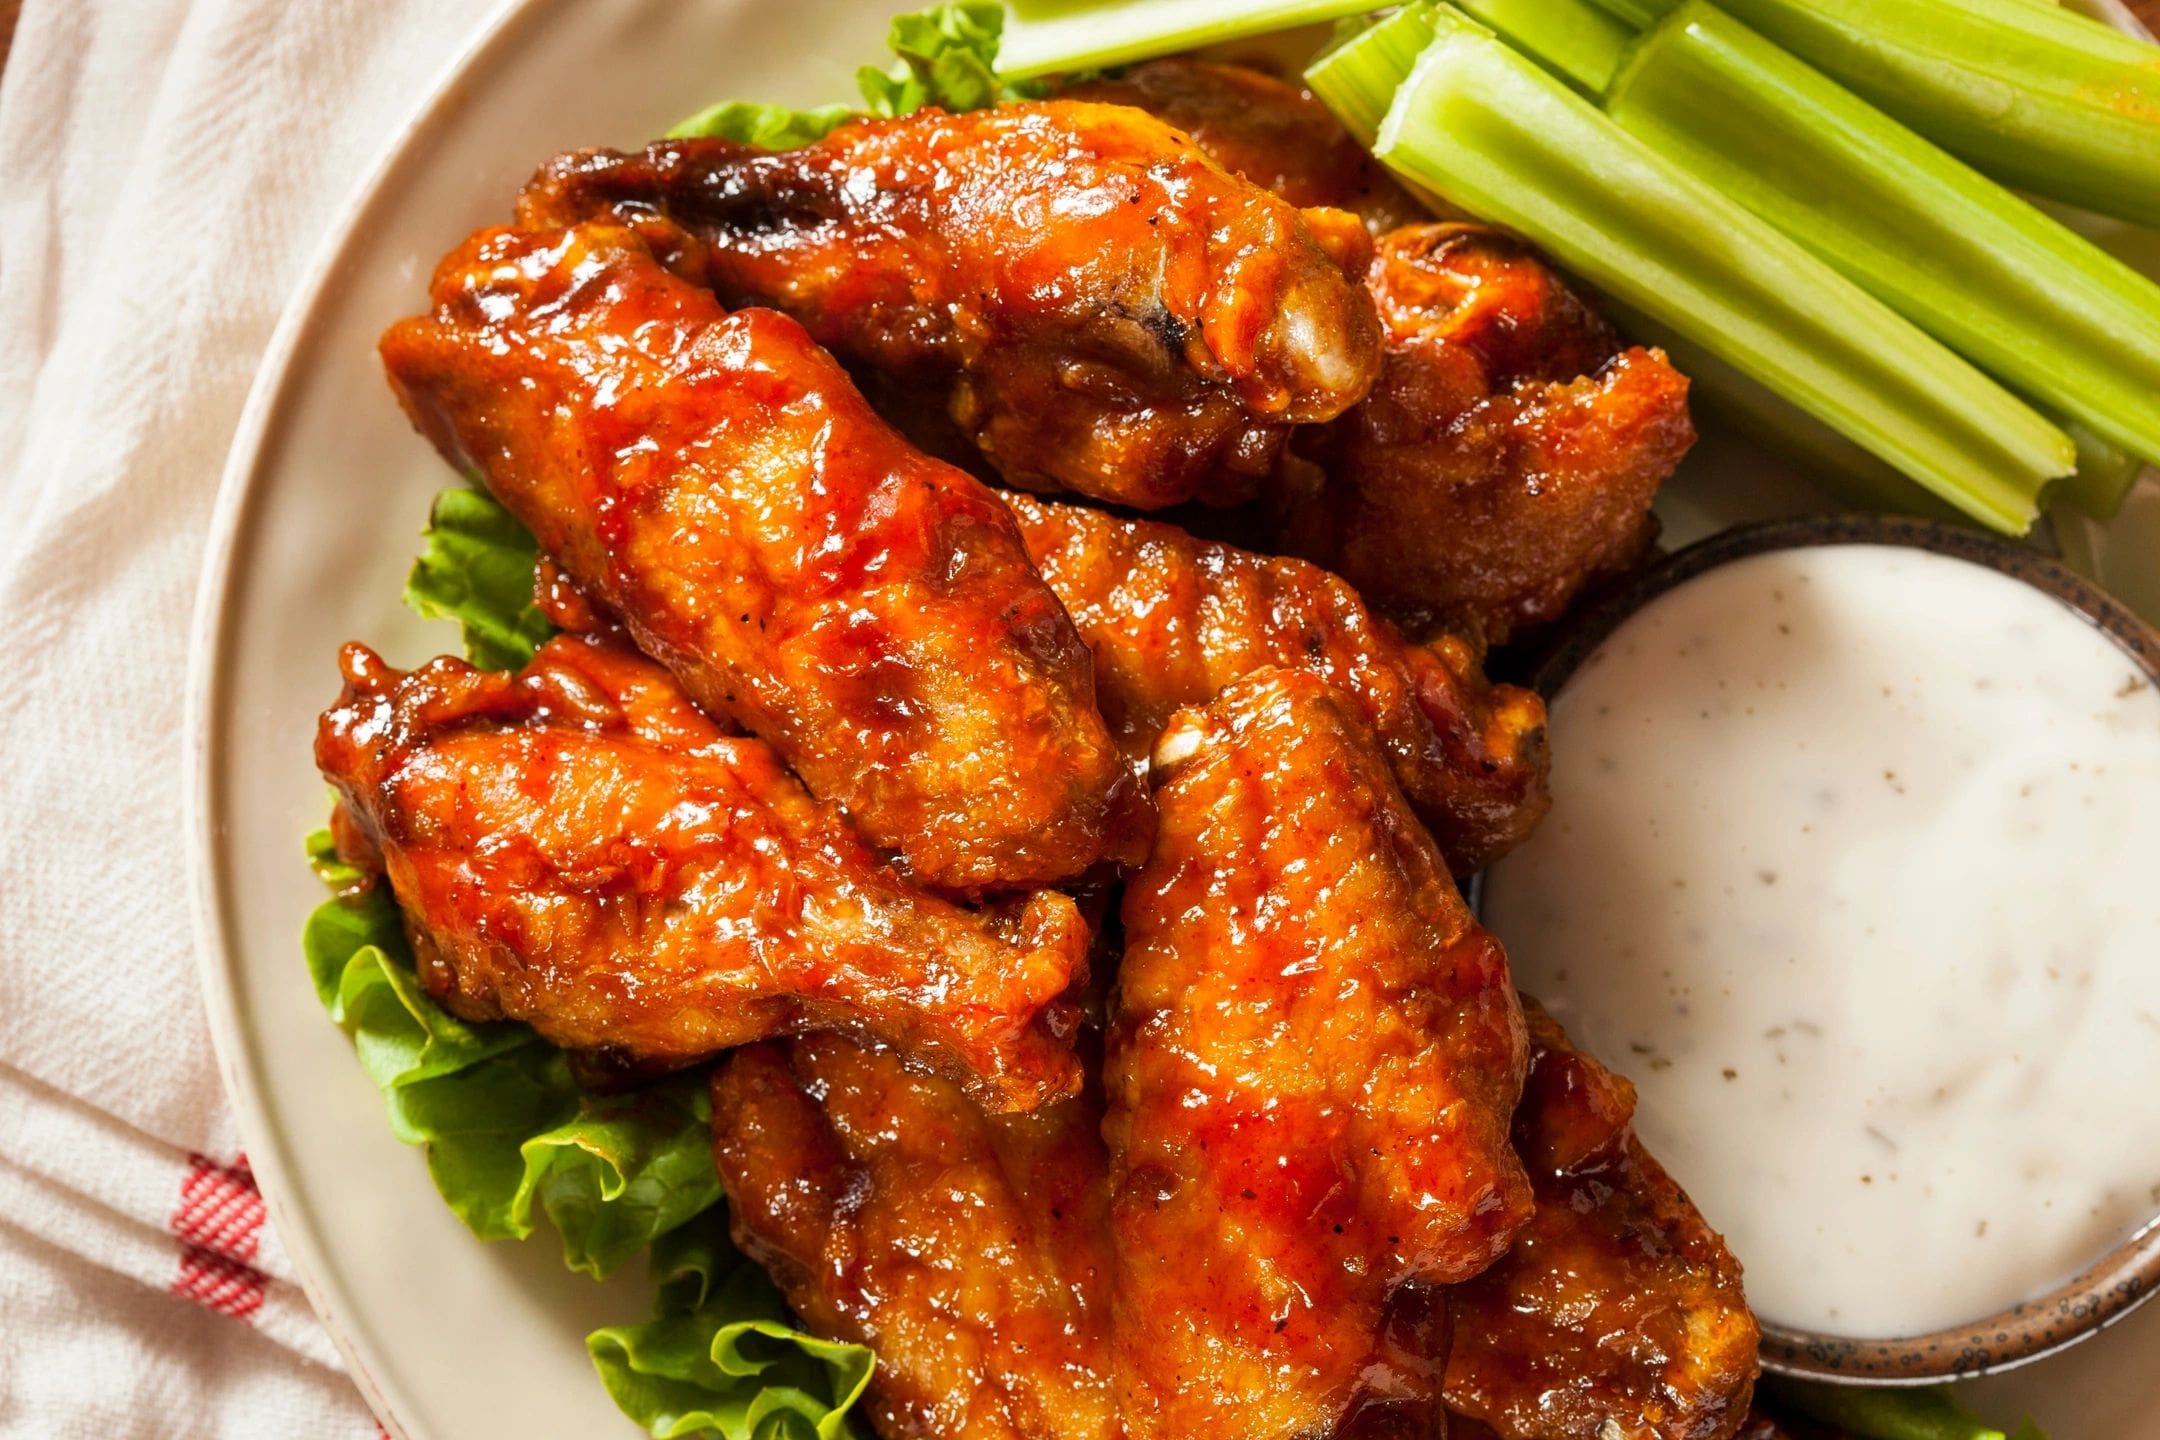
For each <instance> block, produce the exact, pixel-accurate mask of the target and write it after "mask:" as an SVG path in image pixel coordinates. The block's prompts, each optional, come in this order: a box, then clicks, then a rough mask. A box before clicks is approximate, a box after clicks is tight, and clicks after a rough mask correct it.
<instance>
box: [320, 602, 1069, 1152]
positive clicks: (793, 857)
mask: <svg viewBox="0 0 2160 1440" xmlns="http://www.w3.org/2000/svg"><path fill="white" fill-rule="evenodd" d="M342 665H343V670H344V678H345V689H344V693H343V694H342V695H341V696H340V697H339V699H338V702H337V703H336V704H335V705H334V706H332V707H331V708H330V709H329V710H328V711H327V712H326V713H325V714H324V715H323V717H322V722H321V725H320V728H319V730H318V732H317V735H316V741H315V759H316V763H317V765H318V766H320V768H321V770H322V773H323V775H324V776H325V777H326V778H327V779H329V781H330V782H331V783H332V784H333V785H334V786H336V787H337V790H338V793H339V795H340V797H341V799H342V802H343V817H342V820H343V823H342V826H341V828H342V829H343V830H344V832H345V833H346V835H347V837H348V839H349V840H351V841H353V842H355V843H354V844H353V845H352V846H351V847H350V848H354V849H357V850H359V851H361V852H363V853H362V855H361V856H360V857H359V858H362V859H363V861H364V863H368V864H370V865H374V866H379V867H380V868H381V870H382V871H384V872H385V873H386V874H387V875H388V878H389V882H390V886H391V889H392V891H393V892H394V893H395V894H396V896H397V899H398V903H399V905H400V906H401V907H402V908H403V910H404V912H405V917H406V922H407V928H408V931H409V933H410V934H411V937H412V940H413V948H414V952H415V955H416V958H417V960H418V963H419V969H420V976H421V981H422V983H423V985H424V986H425V987H426V989H427V991H428V993H429V994H431V995H433V996H434V997H436V998H437V999H438V1000H439V1001H441V1002H442V1003H443V1004H444V1005H445V1006H447V1007H448V1008H449V1009H451V1010H452V1011H454V1012H455V1013H457V1014H459V1015H461V1016H464V1017H466V1018H467V1019H473V1020H491V1019H497V1018H501V1017H508V1018H510V1019H515V1020H523V1021H526V1022H528V1023H530V1024H531V1025H532V1026H533V1028H534V1029H536V1030H538V1031H539V1032H540V1033H541V1034H542V1035H544V1036H545V1037H547V1038H548V1039H549V1040H551V1041H553V1042H555V1043H556V1044H558V1045H561V1046H564V1047H566V1048H569V1049H574V1050H597V1051H601V1052H603V1053H605V1054H606V1055H608V1056H609V1057H611V1058H615V1059H619V1060H621V1061H624V1062H628V1063H630V1064H633V1065H662V1066H664V1065H668V1064H682V1063H687V1062H689V1061H692V1060H696V1059H700V1058H702V1057H704V1056H707V1055H711V1054H713V1053H715V1052H717V1051H720V1050H723V1049H725V1048H727V1047H729V1046H732V1045H740V1044H744V1043H746V1042H748V1041H752V1040H757V1039H761V1038H763V1037H766V1036H771V1035H783V1034H789V1033H794V1032H799V1031H805V1030H820V1029H840V1030H847V1031H851V1032H854V1033H856V1034H860V1035H866V1036H872V1037H875V1038H877V1039H879V1040H881V1041H884V1042H885V1043H887V1044H890V1045H892V1046H894V1047H895V1048H896V1049H898V1050H899V1051H900V1052H901V1053H902V1054H904V1055H906V1056H907V1057H908V1058H909V1059H911V1060H913V1061H915V1062H916V1063H919V1064H923V1065H927V1066H930V1067H933V1068H935V1069H937V1070H938V1071H940V1072H941V1073H944V1074H946V1075H949V1076H951V1077H953V1079H955V1080H956V1081H958V1082H959V1083H961V1084H964V1085H966V1086H967V1087H968V1089H969V1091H970V1093H972V1094H974V1095H975V1096H977V1097H978V1098H979V1099H981V1100H982V1101H983V1102H984V1103H985V1104H987V1105H989V1106H991V1107H992V1108H996V1109H1013V1108H1026V1107H1029V1106H1032V1105H1035V1104H1038V1103H1040V1102H1041V1101H1043V1100H1044V1099H1046V1098H1048V1097H1052V1096H1057V1095H1062V1094H1066V1093H1069V1092H1071V1091H1072V1090H1074V1089H1075V1088H1076V1087H1077V1086H1078V1085H1079V1083H1080V1071H1079V1065H1078V1062H1077V1061H1076V1060H1075V1059H1074V1058H1073V1054H1072V1050H1071V1044H1070V1034H1071V1030H1072V1028H1073V1026H1074V1025H1075V1024H1076V1023H1077V1015H1076V1013H1075V1011H1074V1007H1073V1006H1072V1004H1071V1002H1070V1001H1068V1000H1065V999H1063V998H1061V997H1063V996H1064V995H1065V994H1066V992H1067V991H1068V989H1069V988H1070V987H1071V986H1072V985H1073V984H1074V983H1075V981H1077V980H1079V979H1082V978H1084V975H1085V960H1086V954H1087V948H1088V943H1089V942H1088V935H1087V931H1086V927H1085V926H1083V925H1082V924H1081V922H1080V917H1079V914H1078V912H1077V911H1076V910H1075V909H1074V906H1073V902H1072V901H1071V900H1070V899H1068V898H1067V897H1066V896H1064V895H1061V894H1056V893H1052V892H1043V893H1038V894H1036V895H1034V896H1032V897H1031V898H1029V899H1028V900H1027V901H1026V902H1025V903H1024V904H1023V905H1018V906H1009V907H1007V908H1006V909H1004V910H1002V911H1000V912H998V913H995V914H979V913H974V912H970V911H967V910H963V909H960V908H959V907H957V906H955V905H953V904H951V903H950V902H948V901H945V900H941V899H938V898H936V897H934V896H932V895H930V894H928V893H926V892H924V891H922V890H920V889H918V888H917V887H915V886H914V885H912V884H911V883H909V882H908V881H907V880H905V879H904V878H903V877H901V876H899V875H897V874H895V873H894V872H893V871H892V869H891V868H890V867H889V866H887V865H884V864H881V863H880V862H879V861H878V860H877V859H876V858H875V857H874V856H873V855H872V854H870V852H868V851H867V850H866V849H864V847H863V845H862V843H861V842H860V841H859V840H857V839H856V838H855V836H854V834H853V832H852V830H851V829H850V827H849V826H848V824H847V822H846V820H845V819H844V818H843V817H842V816H841V815H839V814H838V813H836V812H835V811H834V810H832V809H831V808H830V807H829V806H825V805H821V804H819V803H818V802H817V801H815V800H813V799H812V798H811V797H810V796H809V795H808V794H807V793H806V792H805V791H804V790H803V788H802V786H801V785H800V784H799V783H797V781H796V780H795V779H794V778H793V777H792V776H790V775H789V774H788V773H787V769H786V767H785V766H784V765H783V764H782V763H781V761H780V759H779V757H778V756H777V755H776V754H775V753H774V751H773V750H772V748H771V747H770V746H768V745H766V744H764V743H763V742H762V741H758V740H754V739H749V738H745V737H738V736H729V735H724V734H722V733H721V732H720V731H719V729H718V728H717V727H715V726H714V725H713V723H712V722H711V721H710V720H708V719H707V718H706V717H705V716H704V715H702V714H700V713H699V711H698V710H697V709H696V708H695V707H694V706H692V705H691V704H690V702H689V701H688V700H687V699H686V698H684V696H683V694H682V692H681V691H680V690H679V689H677V687H676V685H675V683H674V681H673V680H672V679H671V678H670V677H669V675H668V673H667V672H666V671H665V670H663V669H661V668H660V667H658V666H656V665H654V664H652V663H651V662H650V661H647V660H645V659H644V658H643V657H642V656H638V655H635V654H632V653H630V652H627V651H625V650H622V649H619V648H617V647H615V646H613V645H609V644H606V643H604V642H591V641H586V640H583V639H578V638H574V637H569V636H562V637H558V638H556V639H554V640H551V641H549V642H548V643H547V644H546V645H544V646H543V647H542V648H541V650H540V653H539V654H538V655H536V656H535V657H534V659H533V661H532V663H531V664H530V665H528V666H527V667H526V668H525V670H524V671H523V672H522V673H520V674H516V675H511V674H505V673H499V672H489V671H481V670H475V669H474V668H473V667H471V666H470V665H467V664H466V663H465V662H464V661H462V660H454V659H441V660H436V661H433V662H431V663H430V664H428V665H426V666H423V667H422V668H420V669H419V670H416V671H413V672H411V673H410V674H402V673H400V672H398V671H396V670H393V669H391V668H390V667H389V666H387V665H385V664H384V663H383V662H382V661H381V660H380V659H378V658H377V657H376V656H375V655H374V654H373V653H372V652H371V651H369V650H367V649H366V648H365V647H363V646H358V645H352V646H348V647H346V650H345V653H344V655H343V657H342Z"/></svg>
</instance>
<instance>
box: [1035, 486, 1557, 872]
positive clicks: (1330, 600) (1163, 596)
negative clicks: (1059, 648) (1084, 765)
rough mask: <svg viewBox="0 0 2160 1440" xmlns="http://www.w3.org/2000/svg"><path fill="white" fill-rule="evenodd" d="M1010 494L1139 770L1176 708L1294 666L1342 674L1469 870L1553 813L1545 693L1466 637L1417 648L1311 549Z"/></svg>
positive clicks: (1344, 696)
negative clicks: (1275, 547)
mask: <svg viewBox="0 0 2160 1440" xmlns="http://www.w3.org/2000/svg"><path fill="white" fill-rule="evenodd" d="M1006 503H1007V504H1009V505H1010V506H1011V507H1012V511H1013V514H1014V515H1015V516H1016V517H1018V519H1019V521H1020V534H1021V537H1022V538H1023V539H1024V540H1025V541H1026V542H1027V547H1028V553H1029V554H1030V555H1031V556H1032V557H1033V558H1034V560H1035V563H1036V565H1037V566H1038V567H1039V568H1040V569H1041V570H1042V574H1043V578H1044V579H1046V580H1048V581H1049V582H1050V588H1051V589H1052V590H1053V591H1055V592H1056V594H1057V597H1058V599H1059V600H1060V601H1062V602H1063V603H1064V605H1065V609H1066V611H1067V613H1069V614H1070V615H1071V616H1072V618H1073V623H1074V624H1075V625H1076V626H1078V627H1079V631H1080V638H1081V639H1082V640H1084V641H1086V642H1087V645H1088V648H1089V649H1090V650H1092V651H1093V652H1094V656H1095V693H1096V699H1097V701H1098V703H1100V704H1101V706H1102V712H1103V716H1104V718H1105V719H1106V720H1108V721H1109V723H1110V729H1111V731H1112V733H1113V734H1115V735H1116V736H1117V737H1118V740H1119V743H1120V744H1122V745H1123V746H1124V748H1125V751H1126V753H1127V754H1128V755H1129V756H1131V757H1133V759H1134V760H1135V761H1136V762H1138V763H1139V764H1140V765H1142V766H1145V764H1146V762H1147V754H1148V751H1149V749H1150V747H1152V746H1153V745H1154V743H1155V737H1156V736H1157V735H1159V734H1160V733H1161V732H1162V728H1163V726H1164V724H1165V723H1166V722H1168V720H1169V719H1170V716H1171V715H1172V713H1173V712H1175V711H1177V710H1178V709H1180V708H1181V707H1183V706H1187V705H1197V704H1200V703H1202V702H1204V701H1206V700H1207V699H1209V698H1210V697H1212V696H1213V695H1214V694H1215V692H1216V691H1218V690H1220V689H1221V688H1222V687H1223V686H1225V685H1227V684H1229V683H1230V682H1231V681H1233V680H1236V679H1238V678H1240V677H1241V676H1244V675H1247V674H1249V673H1251V672H1252V671H1254V670H1257V669H1259V668H1261V667H1262V666H1265V665H1282V666H1289V667H1293V668H1296V669H1300V670H1308V671H1310V672H1312V673H1313V674H1315V675H1318V676H1320V677H1321V678H1322V679H1324V680H1326V681H1328V683H1329V684H1331V685H1332V686H1334V687H1335V691H1336V699H1337V701H1338V702H1339V703H1341V704H1343V705H1345V706H1347V707H1348V708H1350V709H1351V710H1352V711H1354V712H1355V714H1356V715H1357V717H1358V719H1359V720H1361V721H1363V722H1364V723H1365V724H1366V725H1368V726H1370V727H1371V729H1372V732H1373V735H1374V737H1375V738H1376V739H1377V740H1378V741H1379V742H1380V747H1381V749H1382V750H1383V751H1384V752H1385V753H1386V755H1387V759H1388V764H1389V765H1390V766H1391V767H1392V768H1393V770H1394V772H1395V780H1396V783H1397V784H1399V785H1400V786H1401V787H1402V789H1403V793H1404V794H1405V795H1407V796H1408V797H1409V800H1410V803H1411V804H1412V805H1413V806H1415V807H1416V809H1417V812H1418V815H1419V817H1420V818H1421V819H1423V820H1424V822H1425V825H1426V828H1427V829H1429V830H1430V831H1431V832H1432V836H1433V838H1434V839H1435V840H1436V841H1438V842H1439V845H1440V850H1441V853H1442V854H1444V855H1445V856H1446V857H1447V862H1448V866H1449V868H1450V869H1451V870H1453V871H1454V872H1455V873H1456V874H1457V875H1468V874H1470V873H1471V872H1472V871H1474V870H1477V869H1479V868H1480V867H1481V866H1483V865H1485V864H1486V863H1487V862H1488V861H1490V860H1493V859H1496V858H1497V857H1498V856H1500V855H1501V854H1503V853H1505V852H1506V851H1507V850H1509V849H1511V848H1513V847H1514V846H1515V844H1516V843H1518V842H1519V841H1521V840H1522V839H1523V838H1524V837H1525V836H1527V835H1528V834H1529V833H1530V830H1531V829H1532V827H1534V826H1535V825H1536V824H1537V822H1538V820H1539V818H1540V817H1541V816H1543V815H1544V813H1545V809H1546V806H1547V804H1548V803H1549V796H1548V794H1547V791H1546V785H1545V774H1546V754H1545V707H1544V704H1543V703H1542V702H1541V701H1540V700H1539V699H1538V697H1537V696H1536V695H1534V694H1532V693H1530V692H1529V691H1527V690H1519V689H1517V688H1515V687H1514V686H1512V685H1494V684H1491V683H1490V682H1488V681H1487V680H1486V679H1485V677H1484V674H1483V672H1482V670H1481V668H1480V666H1479V662H1478V657H1477V655H1476V654H1475V653H1474V652H1473V651H1472V649H1471V647H1470V646H1468V645H1467V644H1465V643H1463V642H1462V641H1460V640H1457V639H1454V638H1451V637H1442V638H1440V639H1437V640H1435V641H1433V642H1431V643H1430V644H1426V645H1413V644H1411V643H1410V642H1409V641H1407V640H1405V639H1404V638H1403V637H1402V636H1401V635H1400V634H1399V633H1398V632H1397V631H1396V630H1395V628H1394V627H1393V626H1391V625H1389V624H1388V623H1387V622H1386V621H1385V620H1382V619H1380V618H1378V617H1377V616H1375V615H1373V614H1371V613H1370V612H1369V611H1368V610H1367V609H1366V608H1365V604H1364V602H1363V601H1361V600H1360V599H1359V598H1358V596H1357V593H1356V592H1355V591H1353V590H1352V589H1351V588H1350V587H1349V586H1348V585H1346V584H1344V583H1343V582H1342V581H1341V580H1338V579H1336V578H1335V577H1334V576H1333V575H1330V574H1328V573H1327V572H1326V571H1324V570H1321V569H1320V568H1319V567H1317V566H1314V565H1310V564H1307V563H1306V562H1304V561H1302V560H1291V559H1282V558H1277V557H1273V556H1266V555H1256V554H1253V553H1251V552H1250V551H1245V550H1238V549H1235V548H1233V547H1231V546H1228V545H1221V544H1216V543H1213V542H1211V541H1206V540H1201V539H1197V538H1195V537H1194V536H1192V535H1190V534H1187V533H1186V532H1185V531H1183V530H1180V529H1177V528H1176V527H1174V526H1171V525H1164V524H1160V523H1157V522H1154V521H1147V520H1131V519H1126V518H1124V517H1122V516H1117V515H1111V514H1107V513H1105V512H1103V511H1100V510H1091V509H1088V508H1085V507H1083V506H1078V505H1066V504H1061V503H1059V502H1057V501H1054V500H1039V499H1036V498H1035V497H1033V496H1027V495H1008V496H1007V497H1006Z"/></svg>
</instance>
